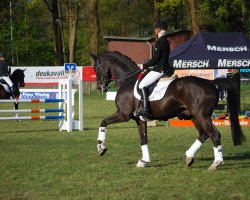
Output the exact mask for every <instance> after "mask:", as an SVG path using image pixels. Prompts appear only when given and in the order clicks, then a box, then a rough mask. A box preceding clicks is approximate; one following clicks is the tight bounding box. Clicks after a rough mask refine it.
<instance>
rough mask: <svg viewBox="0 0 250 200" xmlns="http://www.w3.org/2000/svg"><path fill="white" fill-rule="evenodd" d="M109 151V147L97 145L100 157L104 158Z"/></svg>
mask: <svg viewBox="0 0 250 200" xmlns="http://www.w3.org/2000/svg"><path fill="white" fill-rule="evenodd" d="M107 150H108V149H107V147H106V146H105V145H104V144H103V143H101V144H98V145H97V151H98V153H99V156H103V155H104V154H105V153H106V151H107Z"/></svg>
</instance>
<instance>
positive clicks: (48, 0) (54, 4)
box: [43, 0, 64, 65]
mask: <svg viewBox="0 0 250 200" xmlns="http://www.w3.org/2000/svg"><path fill="white" fill-rule="evenodd" d="M43 1H44V3H45V4H46V5H47V7H48V9H49V11H50V13H51V15H52V21H53V29H54V38H55V45H56V58H57V63H56V64H57V65H63V64H64V48H63V40H62V25H61V23H62V22H61V18H60V16H59V5H60V4H59V0H43Z"/></svg>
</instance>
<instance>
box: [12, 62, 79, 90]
mask: <svg viewBox="0 0 250 200" xmlns="http://www.w3.org/2000/svg"><path fill="white" fill-rule="evenodd" d="M16 69H23V70H24V69H25V72H24V73H25V80H24V81H25V84H27V85H39V86H41V85H57V84H58V80H60V79H67V78H68V74H67V73H65V69H64V66H53V67H52V66H51V67H44V66H41V67H11V71H12V72H13V71H14V70H16ZM72 78H73V79H79V80H82V67H76V72H75V73H74V74H72Z"/></svg>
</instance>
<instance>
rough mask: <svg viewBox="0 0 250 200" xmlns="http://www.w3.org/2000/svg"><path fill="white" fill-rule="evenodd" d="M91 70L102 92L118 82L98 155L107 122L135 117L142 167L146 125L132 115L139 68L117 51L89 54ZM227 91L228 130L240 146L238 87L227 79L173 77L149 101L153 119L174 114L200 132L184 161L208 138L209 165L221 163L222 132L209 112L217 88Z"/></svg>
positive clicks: (100, 142)
mask: <svg viewBox="0 0 250 200" xmlns="http://www.w3.org/2000/svg"><path fill="white" fill-rule="evenodd" d="M91 57H92V58H93V60H94V70H95V72H96V75H97V88H98V90H100V91H102V92H106V91H107V90H108V84H109V83H110V82H111V79H112V77H114V78H115V82H116V85H117V95H116V99H115V104H116V107H117V111H116V112H115V113H114V114H113V115H111V116H109V117H107V118H105V119H104V120H103V121H102V122H101V124H100V127H99V133H98V139H97V140H98V145H97V149H98V152H99V155H100V156H102V155H104V154H105V152H106V150H107V147H106V145H105V138H106V127H107V126H108V125H110V124H114V123H119V122H126V121H129V120H130V119H133V120H135V122H136V124H137V126H138V129H139V134H140V142H141V149H142V159H140V160H139V161H138V163H137V167H145V166H146V164H147V163H148V162H150V156H149V150H148V145H147V124H146V122H145V121H142V120H140V118H138V117H136V116H135V115H134V112H135V111H136V110H138V108H139V106H140V101H139V100H137V99H136V98H135V96H134V93H133V90H134V85H135V83H136V81H137V77H138V75H139V74H140V72H141V70H140V69H139V68H138V66H137V65H136V63H134V62H133V61H132V60H131V59H130V58H128V57H126V56H124V55H122V54H120V53H119V52H106V53H104V54H101V55H99V56H96V55H94V54H92V53H91ZM220 90H222V91H225V90H226V91H227V94H228V97H227V98H228V106H229V112H230V122H231V132H232V140H233V144H234V145H241V144H242V142H243V141H244V140H245V137H244V135H243V133H242V130H241V127H240V125H239V121H238V108H239V106H238V105H239V102H238V101H237V95H238V93H237V90H236V87H235V85H234V83H233V82H231V81H230V80H229V79H222V78H220V79H216V80H206V79H202V78H198V77H194V76H188V77H182V78H177V79H175V80H173V81H172V82H171V83H170V85H169V87H168V89H167V91H166V93H165V95H164V97H163V98H162V99H161V100H157V101H150V110H151V114H152V117H153V119H156V120H165V121H166V120H168V119H170V118H173V117H178V118H179V119H191V120H192V122H193V123H194V125H195V127H196V129H197V130H198V132H199V137H198V139H197V140H196V141H195V142H194V143H193V145H192V146H191V147H190V148H189V149H188V150H187V151H186V164H187V165H188V166H191V165H192V164H193V162H194V154H195V153H196V151H197V150H198V149H199V148H200V147H201V145H202V144H203V143H204V142H205V141H206V140H207V139H208V138H210V139H211V140H212V142H213V145H214V147H213V150H214V162H213V164H212V165H211V166H210V167H209V169H210V170H216V169H217V168H218V167H219V166H221V165H222V164H223V156H222V146H221V134H220V132H219V131H218V130H217V129H216V128H215V126H214V125H213V123H212V119H211V118H212V113H213V111H214V109H215V107H216V105H217V104H218V101H219V91H220Z"/></svg>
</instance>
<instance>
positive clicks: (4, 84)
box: [0, 78, 11, 93]
mask: <svg viewBox="0 0 250 200" xmlns="http://www.w3.org/2000/svg"><path fill="white" fill-rule="evenodd" d="M0 85H2V86H3V87H4V89H5V91H6V92H8V93H11V90H10V86H9V85H8V83H7V82H6V81H5V80H4V79H2V78H0Z"/></svg>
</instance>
